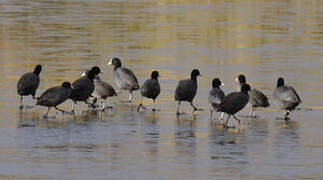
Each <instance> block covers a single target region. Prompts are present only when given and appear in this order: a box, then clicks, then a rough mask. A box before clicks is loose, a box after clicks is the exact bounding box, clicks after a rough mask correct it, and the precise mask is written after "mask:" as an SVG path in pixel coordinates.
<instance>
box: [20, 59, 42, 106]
mask: <svg viewBox="0 0 323 180" xmlns="http://www.w3.org/2000/svg"><path fill="white" fill-rule="evenodd" d="M41 70H42V66H41V65H40V64H38V65H37V66H36V67H35V69H34V72H29V73H26V74H24V75H22V76H21V77H20V79H19V80H18V83H17V93H18V94H19V95H20V108H21V109H22V108H23V105H22V100H23V96H28V95H32V97H33V98H35V95H36V90H37V88H38V86H39V81H40V79H39V74H40V72H41Z"/></svg>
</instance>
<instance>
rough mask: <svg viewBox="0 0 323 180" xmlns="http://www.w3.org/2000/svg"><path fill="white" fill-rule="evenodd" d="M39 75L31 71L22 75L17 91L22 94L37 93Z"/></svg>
mask: <svg viewBox="0 0 323 180" xmlns="http://www.w3.org/2000/svg"><path fill="white" fill-rule="evenodd" d="M39 81H40V79H39V76H37V75H36V74H34V73H32V72H30V73H26V74H24V75H23V76H21V77H20V79H19V80H18V83H17V93H18V94H19V95H21V96H26V95H33V96H34V95H35V94H36V90H37V88H38V86H39Z"/></svg>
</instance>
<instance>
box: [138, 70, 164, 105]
mask: <svg viewBox="0 0 323 180" xmlns="http://www.w3.org/2000/svg"><path fill="white" fill-rule="evenodd" d="M158 77H159V73H158V71H153V72H152V73H151V79H148V80H146V81H145V82H144V84H143V85H142V86H141V90H140V93H141V97H140V105H139V106H138V108H137V111H139V109H140V107H142V108H144V109H146V108H145V107H144V106H143V104H142V96H144V97H146V98H150V99H153V101H154V108H153V109H152V111H155V110H156V102H155V101H156V98H157V96H158V95H159V94H160V85H159V82H158Z"/></svg>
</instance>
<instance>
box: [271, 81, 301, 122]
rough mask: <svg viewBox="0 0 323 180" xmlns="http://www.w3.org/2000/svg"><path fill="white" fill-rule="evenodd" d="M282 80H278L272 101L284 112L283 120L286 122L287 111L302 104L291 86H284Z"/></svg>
mask: <svg viewBox="0 0 323 180" xmlns="http://www.w3.org/2000/svg"><path fill="white" fill-rule="evenodd" d="M284 84H285V83H284V79H283V78H282V77H280V78H278V81H277V87H276V89H275V90H274V94H273V97H274V101H275V102H276V103H277V104H278V105H279V106H280V108H281V109H284V110H286V112H285V113H284V118H285V120H288V119H289V118H288V115H289V112H288V111H290V112H291V111H293V110H295V108H296V107H297V106H298V105H299V104H300V103H301V102H302V101H301V98H300V97H299V95H298V94H297V92H296V91H295V89H294V88H293V87H291V86H285V85H284Z"/></svg>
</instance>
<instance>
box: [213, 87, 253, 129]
mask: <svg viewBox="0 0 323 180" xmlns="http://www.w3.org/2000/svg"><path fill="white" fill-rule="evenodd" d="M248 91H250V86H249V85H248V84H245V85H243V86H242V87H241V92H232V93H230V94H228V95H227V96H226V97H225V98H224V100H223V101H222V103H221V104H220V107H219V108H218V111H220V112H225V113H227V114H228V115H229V116H228V119H227V120H226V122H225V123H224V126H225V127H228V126H227V125H228V122H229V119H230V117H231V116H233V117H234V119H236V120H237V121H238V123H239V124H240V120H239V119H238V118H237V117H236V116H235V113H237V112H239V111H241V110H242V109H243V108H244V107H245V106H246V105H247V103H248V101H249V94H248Z"/></svg>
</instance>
